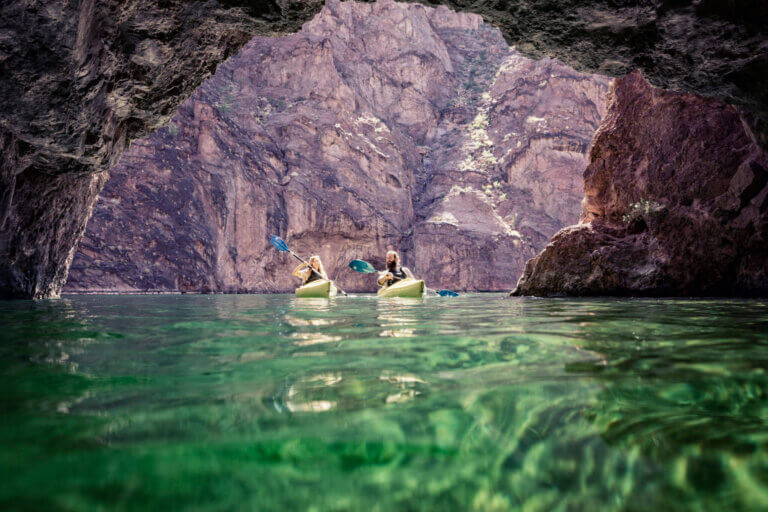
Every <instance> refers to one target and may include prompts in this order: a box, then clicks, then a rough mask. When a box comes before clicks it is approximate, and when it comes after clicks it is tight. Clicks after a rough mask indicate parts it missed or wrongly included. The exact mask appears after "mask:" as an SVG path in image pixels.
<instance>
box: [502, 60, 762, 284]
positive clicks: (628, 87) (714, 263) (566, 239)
mask: <svg viewBox="0 0 768 512" xmlns="http://www.w3.org/2000/svg"><path fill="white" fill-rule="evenodd" d="M584 179H585V198H584V203H583V212H582V218H581V221H582V224H580V225H578V226H573V227H569V228H566V229H563V230H562V231H560V232H559V233H558V234H557V235H555V237H554V238H553V239H552V241H551V243H550V244H549V245H547V247H546V248H545V249H544V251H543V252H542V253H541V254H539V255H538V256H536V258H534V259H532V260H531V261H529V262H528V264H527V265H526V269H525V273H524V275H523V277H522V278H521V279H520V281H519V283H518V285H517V288H516V289H515V290H514V291H513V292H512V293H513V294H514V295H559V294H566V295H682V296H691V295H764V294H766V293H768V155H766V152H765V151H764V150H763V149H762V148H761V147H760V146H759V145H758V144H757V142H756V141H755V138H754V136H753V134H752V133H751V132H750V130H749V129H748V128H747V126H746V124H745V123H744V122H743V119H742V118H741V116H740V115H739V112H738V111H737V109H736V108H734V107H731V106H727V105H724V104H722V103H721V102H719V101H717V100H714V99H707V98H702V97H700V96H697V95H694V94H686V93H677V92H670V91H663V90H660V89H656V88H653V87H652V86H650V85H649V84H648V82H646V81H645V80H644V79H643V77H642V76H641V74H640V73H639V72H633V73H631V74H630V75H628V76H626V77H624V78H621V79H617V80H616V81H615V85H614V88H613V90H612V92H611V96H610V101H609V107H608V113H607V114H606V117H605V119H604V120H603V122H602V124H601V126H600V129H599V130H598V132H597V134H596V135H595V139H594V141H593V147H592V152H591V155H590V164H589V167H588V168H587V170H586V171H585V174H584Z"/></svg>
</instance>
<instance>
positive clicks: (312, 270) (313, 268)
mask: <svg viewBox="0 0 768 512" xmlns="http://www.w3.org/2000/svg"><path fill="white" fill-rule="evenodd" d="M291 275H293V276H296V277H298V278H299V279H301V284H307V283H311V282H313V281H317V280H318V279H325V280H328V276H327V275H326V273H325V267H323V262H322V261H320V256H317V255H315V256H312V257H311V258H309V266H307V264H306V263H304V262H302V263H301V264H300V265H299V266H298V267H296V268H295V269H293V272H291Z"/></svg>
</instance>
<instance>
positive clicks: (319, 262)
mask: <svg viewBox="0 0 768 512" xmlns="http://www.w3.org/2000/svg"><path fill="white" fill-rule="evenodd" d="M313 261H316V262H317V268H316V269H315V270H316V271H317V272H318V273H319V274H320V275H322V276H323V277H325V275H326V274H325V267H324V266H323V262H322V260H321V259H320V256H318V255H317V254H315V255H313V256H310V257H309V266H310V267H311V266H312V262H313ZM312 268H314V267H312Z"/></svg>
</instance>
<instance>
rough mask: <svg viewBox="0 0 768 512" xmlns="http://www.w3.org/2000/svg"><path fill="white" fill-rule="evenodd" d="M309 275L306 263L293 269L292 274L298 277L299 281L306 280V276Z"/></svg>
mask: <svg viewBox="0 0 768 512" xmlns="http://www.w3.org/2000/svg"><path fill="white" fill-rule="evenodd" d="M306 274H307V265H306V264H305V263H301V264H300V265H299V266H298V267H296V268H295V269H293V272H291V275H292V276H296V277H298V278H299V279H304V276H305V275H306Z"/></svg>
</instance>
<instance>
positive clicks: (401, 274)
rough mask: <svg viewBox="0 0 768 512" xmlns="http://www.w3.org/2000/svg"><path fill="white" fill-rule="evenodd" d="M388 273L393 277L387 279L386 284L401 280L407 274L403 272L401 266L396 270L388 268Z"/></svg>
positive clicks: (389, 284)
mask: <svg viewBox="0 0 768 512" xmlns="http://www.w3.org/2000/svg"><path fill="white" fill-rule="evenodd" d="M389 273H390V274H392V276H393V278H392V279H387V286H392V285H393V284H395V283H396V282H398V281H402V280H403V279H405V278H406V277H408V275H407V274H406V273H405V272H403V268H402V267H397V269H396V270H389Z"/></svg>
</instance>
